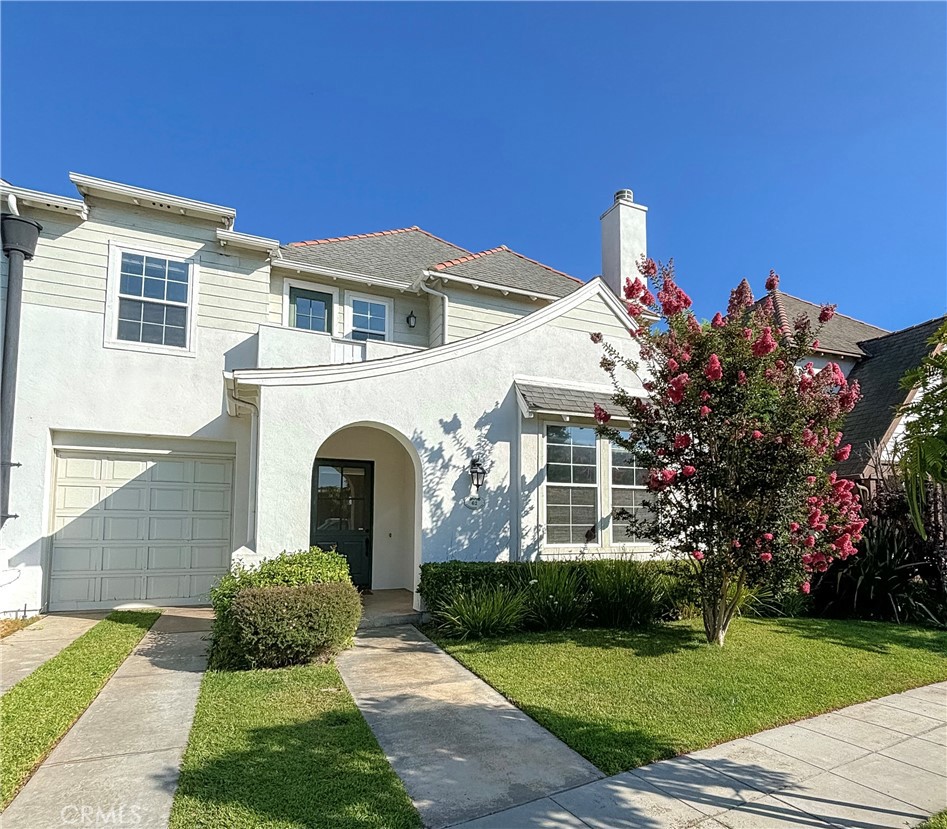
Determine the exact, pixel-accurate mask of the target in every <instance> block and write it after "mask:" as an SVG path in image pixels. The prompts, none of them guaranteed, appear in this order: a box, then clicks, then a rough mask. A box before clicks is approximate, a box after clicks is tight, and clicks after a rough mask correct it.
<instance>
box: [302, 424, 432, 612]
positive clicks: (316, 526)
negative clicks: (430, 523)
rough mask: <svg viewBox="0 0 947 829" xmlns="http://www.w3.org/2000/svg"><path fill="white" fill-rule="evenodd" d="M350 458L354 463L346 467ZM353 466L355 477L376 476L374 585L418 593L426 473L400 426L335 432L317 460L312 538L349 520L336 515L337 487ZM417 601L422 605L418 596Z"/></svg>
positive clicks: (352, 426) (356, 426)
mask: <svg viewBox="0 0 947 829" xmlns="http://www.w3.org/2000/svg"><path fill="white" fill-rule="evenodd" d="M345 461H352V462H354V463H353V465H352V466H351V467H346V466H345ZM359 464H361V466H359ZM347 468H348V469H349V471H350V472H351V473H353V475H354V476H358V475H361V474H364V472H368V474H370V475H371V477H372V479H373V480H372V491H371V498H370V500H371V518H372V521H371V541H370V544H371V577H370V584H369V585H368V586H370V587H371V588H372V589H373V590H386V589H405V590H410V591H412V592H415V591H416V588H417V582H418V578H419V576H420V566H421V520H422V519H421V516H422V500H421V484H422V477H423V473H422V468H421V459H420V457H419V456H418V453H417V450H416V449H415V447H414V445H413V444H412V443H411V441H410V440H408V438H407V437H405V436H404V435H403V434H402V433H401V432H399V431H398V430H397V429H395V428H393V427H392V426H389V425H387V424H385V423H379V422H376V421H358V422H355V423H350V424H347V425H346V426H343V427H342V428H341V429H338V430H336V431H335V432H333V433H332V434H331V435H329V437H327V438H326V439H325V440H324V441H323V443H322V445H321V446H320V447H319V449H318V451H317V452H316V457H315V459H314V461H313V482H312V510H311V516H310V536H311V540H313V538H316V539H323V540H325V539H328V535H327V531H331V527H332V526H333V525H337V526H338V525H344V524H345V519H344V518H343V519H341V520H338V519H333V516H332V515H331V513H332V512H333V509H334V507H333V500H332V499H333V498H334V497H336V495H335V493H334V492H333V490H332V488H333V486H334V485H335V483H336V482H337V481H339V480H341V478H342V477H343V476H344V474H345V470H346V469H347ZM360 469H361V470H362V471H359V470H360ZM320 470H321V475H322V479H323V483H324V484H325V486H322V487H321V491H322V501H320V500H319V498H320V485H319V481H318V480H317V479H318V476H319V474H320ZM343 512H344V509H343ZM356 529H357V528H356ZM355 540H356V541H357V539H355ZM340 549H342V548H341V545H340ZM352 549H353V550H354V549H355V548H354V546H353V548H352ZM352 554H353V555H354V552H353V553H352ZM414 604H415V606H417V604H418V602H417V598H415V601H414Z"/></svg>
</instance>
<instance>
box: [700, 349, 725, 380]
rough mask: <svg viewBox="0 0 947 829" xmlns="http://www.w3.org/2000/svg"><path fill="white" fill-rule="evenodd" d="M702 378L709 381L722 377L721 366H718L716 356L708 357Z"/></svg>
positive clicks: (718, 359)
mask: <svg viewBox="0 0 947 829" xmlns="http://www.w3.org/2000/svg"><path fill="white" fill-rule="evenodd" d="M704 376H705V377H706V378H707V379H708V380H710V381H715V380H719V379H721V378H722V377H723V366H721V365H720V358H719V357H718V356H717V355H716V354H711V355H710V359H709V360H708V361H707V365H706V367H705V368H704Z"/></svg>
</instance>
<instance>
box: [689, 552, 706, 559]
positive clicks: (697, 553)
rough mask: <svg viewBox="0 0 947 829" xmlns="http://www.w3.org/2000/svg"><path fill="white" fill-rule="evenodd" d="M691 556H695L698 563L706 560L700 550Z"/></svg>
mask: <svg viewBox="0 0 947 829" xmlns="http://www.w3.org/2000/svg"><path fill="white" fill-rule="evenodd" d="M691 556H693V557H694V559H696V560H697V561H703V560H704V554H703V553H702V552H701V551H700V550H694V552H692V553H691Z"/></svg>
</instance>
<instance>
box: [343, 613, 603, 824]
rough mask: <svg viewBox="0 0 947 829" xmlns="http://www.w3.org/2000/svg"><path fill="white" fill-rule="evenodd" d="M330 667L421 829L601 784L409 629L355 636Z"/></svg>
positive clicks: (571, 753) (563, 749)
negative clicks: (416, 813) (387, 763)
mask: <svg viewBox="0 0 947 829" xmlns="http://www.w3.org/2000/svg"><path fill="white" fill-rule="evenodd" d="M336 662H337V665H338V667H339V671H340V673H341V674H342V678H343V679H344V680H345V684H346V685H347V686H348V688H349V690H350V691H351V692H352V696H353V697H354V698H355V702H356V703H357V705H358V707H359V709H361V712H362V714H363V715H364V716H365V719H366V720H367V721H368V724H369V726H371V729H372V731H374V732H375V736H376V737H377V739H378V742H379V743H380V744H381V747H382V750H383V751H384V752H385V754H386V755H387V757H388V760H389V761H390V762H391V765H392V766H393V767H394V769H395V771H396V772H397V774H398V776H399V777H400V778H401V779H402V780H403V781H404V784H405V788H406V789H407V790H408V794H409V795H410V796H411V799H412V800H413V801H414V805H415V806H416V807H417V809H418V811H419V812H420V813H421V817H422V819H423V820H424V824H425V826H428V827H433V828H434V829H436V827H443V826H448V825H451V824H454V823H458V822H460V821H463V820H469V819H470V818H473V817H478V816H480V815H484V814H488V813H490V812H496V811H499V810H501V809H506V808H508V807H511V806H516V805H519V804H522V803H527V802H529V801H532V800H536V799H537V798H541V797H544V796H545V795H548V794H551V793H552V792H557V791H561V790H563V789H568V788H572V787H574V786H579V785H581V784H583V783H588V782H589V781H591V780H596V779H598V778H600V777H601V776H602V773H601V772H600V771H599V770H598V769H596V768H595V767H594V766H593V765H592V764H591V763H589V762H588V761H586V760H584V759H583V758H582V757H580V756H579V755H578V754H576V753H575V752H574V751H573V750H572V749H570V748H569V747H568V746H566V745H565V744H564V743H562V742H561V741H560V740H559V739H557V738H556V737H554V736H553V735H552V734H550V733H549V732H548V731H546V730H545V729H544V728H542V727H541V726H539V725H538V724H537V723H535V722H534V721H533V720H531V719H530V718H529V717H527V716H526V715H525V714H524V713H523V712H522V711H520V710H519V709H518V708H516V707H515V706H513V705H512V704H510V703H509V702H507V700H505V699H504V698H503V697H502V696H501V695H500V694H498V693H497V692H496V691H494V690H493V689H492V688H491V687H490V686H489V685H487V684H486V683H485V682H483V681H482V680H480V679H478V678H477V677H476V676H474V675H473V674H472V673H470V671H468V670H467V669H466V668H464V667H463V666H461V665H460V664H459V663H458V662H456V661H455V660H454V659H452V658H451V657H450V656H448V655H447V654H446V653H444V652H443V651H442V650H441V649H440V648H438V647H437V646H436V645H435V644H434V643H433V642H431V641H430V640H429V639H428V638H427V637H425V636H423V635H422V634H421V633H419V632H418V631H417V630H416V629H415V628H413V627H409V626H402V627H388V628H379V629H374V630H365V631H360V632H359V633H358V635H357V636H356V638H355V647H354V648H352V649H350V650H348V651H345V652H343V653H342V654H340V655H339V656H338V658H337V660H336Z"/></svg>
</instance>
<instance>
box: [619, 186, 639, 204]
mask: <svg viewBox="0 0 947 829" xmlns="http://www.w3.org/2000/svg"><path fill="white" fill-rule="evenodd" d="M634 200H635V194H634V193H633V192H632V191H631V190H629V189H628V188H625V189H623V190H619V191H618V192H617V193H615V204H618V202H620V201H630V202H633V201H634Z"/></svg>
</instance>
